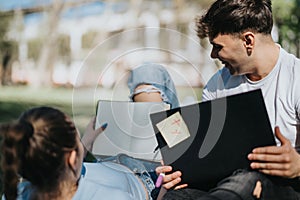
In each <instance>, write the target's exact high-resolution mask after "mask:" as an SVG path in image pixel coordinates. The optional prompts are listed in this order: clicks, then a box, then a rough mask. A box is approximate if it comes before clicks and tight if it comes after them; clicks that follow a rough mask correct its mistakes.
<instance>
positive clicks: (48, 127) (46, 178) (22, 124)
mask: <svg viewBox="0 0 300 200" xmlns="http://www.w3.org/2000/svg"><path fill="white" fill-rule="evenodd" d="M1 134H3V136H4V138H3V144H2V153H3V159H2V170H3V174H4V177H3V182H4V193H5V197H6V199H7V200H10V199H16V196H17V189H16V188H17V184H18V179H19V176H20V177H22V178H24V179H26V180H28V181H30V183H31V184H32V186H33V187H35V188H37V189H39V190H40V191H51V190H55V189H57V188H56V187H57V186H58V185H59V182H60V181H61V180H62V179H63V177H64V173H65V169H66V162H65V155H66V152H70V151H71V150H74V149H76V148H77V145H78V144H77V140H76V134H77V131H76V128H75V126H74V124H73V123H72V122H71V120H70V119H69V118H68V117H67V116H66V115H65V114H64V113H62V112H61V111H59V110H57V109H54V108H50V107H37V108H33V109H30V110H28V111H26V112H24V113H23V114H22V115H21V117H20V118H19V120H18V121H17V122H15V123H12V124H7V125H3V126H2V127H1Z"/></svg>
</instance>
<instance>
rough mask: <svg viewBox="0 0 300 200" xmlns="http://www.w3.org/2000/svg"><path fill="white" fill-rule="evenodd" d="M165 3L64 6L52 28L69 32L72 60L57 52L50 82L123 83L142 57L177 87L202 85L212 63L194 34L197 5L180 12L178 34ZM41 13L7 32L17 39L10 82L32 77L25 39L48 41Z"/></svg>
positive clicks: (173, 13) (173, 16) (32, 63)
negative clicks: (88, 38) (86, 38)
mask: <svg viewBox="0 0 300 200" xmlns="http://www.w3.org/2000/svg"><path fill="white" fill-rule="evenodd" d="M13 1H17V0H13ZM105 2H108V1H105ZM166 2H169V4H168V5H170V6H165V7H164V6H161V5H158V4H159V1H158V2H152V1H141V3H140V4H138V5H137V6H139V8H140V10H135V9H131V5H130V2H129V1H124V2H121V3H103V2H91V3H86V4H82V5H80V6H79V5H77V6H75V7H70V8H68V9H64V10H63V11H62V13H61V18H60V20H59V22H58V26H57V30H56V32H57V34H59V35H60V34H61V35H67V36H68V38H69V49H70V56H71V59H70V62H65V61H64V60H63V59H61V57H60V56H58V57H57V58H58V59H57V60H55V62H54V67H53V71H52V77H53V78H52V79H53V82H54V83H55V84H63V85H64V84H71V85H76V86H81V85H84V86H86V85H95V84H100V85H102V86H103V87H113V86H114V85H115V84H124V83H126V81H125V78H126V73H128V70H130V69H131V68H134V67H136V66H137V65H139V64H141V63H143V62H158V63H162V64H164V65H165V66H166V67H167V68H168V70H169V72H170V74H171V76H172V77H173V79H174V82H175V84H176V85H178V86H192V87H199V86H201V85H203V84H205V82H206V81H207V80H208V79H209V78H210V76H211V75H212V74H213V73H214V72H215V71H216V70H217V67H216V65H215V64H214V62H212V60H211V59H210V58H209V52H208V51H207V50H204V49H203V48H202V47H201V46H200V45H199V42H198V38H197V37H196V33H195V31H194V26H193V20H194V17H195V15H196V13H197V11H198V10H196V8H188V10H187V12H185V13H182V14H181V16H183V17H182V20H184V21H181V22H180V24H181V26H184V27H185V29H186V31H185V33H181V32H180V30H177V25H178V22H177V21H176V15H178V13H176V11H175V10H174V9H172V3H173V1H171V0H169V1H166ZM174 2H175V1H174ZM33 6H34V5H33ZM135 8H136V7H135ZM46 16H47V14H46V13H45V12H41V13H33V14H30V15H24V26H23V29H22V30H21V32H19V33H17V32H16V31H17V30H14V31H13V32H11V37H15V38H17V39H18V41H19V61H18V62H16V63H15V64H14V66H13V80H15V81H21V82H29V83H30V82H32V81H33V80H32V78H34V77H36V75H34V74H35V69H36V66H35V65H36V63H35V61H34V60H32V59H29V55H28V51H29V47H28V42H29V41H30V40H33V39H35V38H41V37H42V38H43V39H42V40H47V35H46V36H45V33H44V29H46V27H45V26H47V21H46V19H47V18H46ZM19 31H20V30H19ZM89 33H96V34H95V37H94V38H93V41H92V44H91V46H90V47H89V48H86V47H84V46H83V38H84V36H85V35H87V34H89ZM122 79H124V80H122Z"/></svg>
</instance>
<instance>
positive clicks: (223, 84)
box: [202, 48, 300, 149]
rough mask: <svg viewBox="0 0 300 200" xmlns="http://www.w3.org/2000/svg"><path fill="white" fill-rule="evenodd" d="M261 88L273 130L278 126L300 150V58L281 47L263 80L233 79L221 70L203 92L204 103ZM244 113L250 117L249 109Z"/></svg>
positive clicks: (241, 77) (225, 71)
mask: <svg viewBox="0 0 300 200" xmlns="http://www.w3.org/2000/svg"><path fill="white" fill-rule="evenodd" d="M259 88H260V89H261V90H262V93H263V96H264V100H265V104H266V108H267V111H268V114H269V118H270V122H271V125H272V128H273V130H274V127H275V126H279V128H280V131H281V133H282V134H283V135H284V136H285V137H286V138H288V139H289V140H290V141H291V143H292V145H294V146H295V147H297V149H298V148H300V135H299V134H300V130H299V129H300V59H298V58H296V57H295V56H294V55H292V54H289V53H287V52H286V51H285V50H284V49H282V48H280V54H279V58H278V60H277V63H276V65H275V67H274V68H273V70H272V71H271V72H270V73H269V74H268V75H267V76H266V77H265V78H263V79H262V80H259V81H256V82H253V81H251V80H249V79H248V78H247V77H246V76H245V75H237V76H232V75H231V74H230V72H229V70H228V69H227V68H225V67H224V68H222V69H221V70H219V71H218V72H217V73H216V74H215V75H214V76H213V77H212V78H211V79H210V80H209V81H208V83H207V85H206V86H205V88H204V90H203V93H202V101H208V100H212V99H216V98H220V97H225V96H229V95H233V94H238V93H242V92H247V91H251V90H255V89H259ZM244 112H245V115H247V110H245V111H244ZM297 129H298V130H297ZM277 143H278V144H279V141H278V140H277Z"/></svg>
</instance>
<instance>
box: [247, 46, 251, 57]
mask: <svg viewBox="0 0 300 200" xmlns="http://www.w3.org/2000/svg"><path fill="white" fill-rule="evenodd" d="M251 54H252V48H247V55H248V56H251Z"/></svg>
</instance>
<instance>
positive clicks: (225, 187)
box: [163, 170, 300, 200]
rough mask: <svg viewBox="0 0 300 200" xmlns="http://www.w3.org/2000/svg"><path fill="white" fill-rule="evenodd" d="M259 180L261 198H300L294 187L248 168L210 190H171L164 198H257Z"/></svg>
mask: <svg viewBox="0 0 300 200" xmlns="http://www.w3.org/2000/svg"><path fill="white" fill-rule="evenodd" d="M258 180H259V181H261V183H262V192H261V196H260V198H259V200H300V193H299V192H296V191H295V190H294V189H293V188H292V187H290V186H286V185H281V184H278V183H275V182H274V181H272V180H271V179H270V178H268V177H267V176H266V175H264V174H262V173H259V172H256V171H248V170H237V171H236V172H234V173H233V175H231V176H229V177H228V178H225V179H224V180H222V181H221V182H219V183H218V185H217V186H216V187H215V188H213V189H212V190H210V191H209V192H204V191H200V190H197V189H190V188H187V189H181V190H171V191H168V192H167V193H166V194H165V195H164V198H163V199H164V200H171V199H172V200H175V199H191V200H192V199H193V200H257V198H256V197H254V196H253V190H254V188H255V185H256V182H257V181H258Z"/></svg>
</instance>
